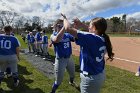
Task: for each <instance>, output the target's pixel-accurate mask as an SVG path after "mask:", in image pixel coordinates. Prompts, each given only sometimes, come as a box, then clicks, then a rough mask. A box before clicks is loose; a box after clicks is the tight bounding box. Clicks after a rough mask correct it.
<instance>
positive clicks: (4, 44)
mask: <svg viewBox="0 0 140 93" xmlns="http://www.w3.org/2000/svg"><path fill="white" fill-rule="evenodd" d="M0 45H1V46H0V48H5V49H10V48H11V41H10V40H5V41H4V40H1V41H0Z"/></svg>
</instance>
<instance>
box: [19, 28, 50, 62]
mask: <svg viewBox="0 0 140 93" xmlns="http://www.w3.org/2000/svg"><path fill="white" fill-rule="evenodd" d="M25 32H26V33H27V35H26V36H25V35H24V34H23V33H22V34H21V36H22V39H23V40H24V42H25V41H26V43H27V46H28V49H29V51H28V52H29V53H34V54H35V56H40V55H41V56H42V57H43V59H46V58H49V57H50V56H49V53H48V50H47V49H48V36H47V35H46V33H45V30H44V31H41V28H40V27H37V28H36V30H33V31H32V32H28V31H25Z"/></svg>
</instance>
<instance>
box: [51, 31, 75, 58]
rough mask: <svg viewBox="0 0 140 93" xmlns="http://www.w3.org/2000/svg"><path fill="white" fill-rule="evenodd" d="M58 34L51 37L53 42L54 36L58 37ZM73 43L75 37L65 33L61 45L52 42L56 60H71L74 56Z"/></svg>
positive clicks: (55, 33)
mask: <svg viewBox="0 0 140 93" xmlns="http://www.w3.org/2000/svg"><path fill="white" fill-rule="evenodd" d="M57 34H58V32H54V33H53V34H52V35H51V40H52V38H53V36H56V35H57ZM71 41H74V37H73V36H72V35H70V34H69V33H64V36H63V38H62V40H61V41H60V42H59V43H54V42H53V40H52V42H53V45H54V51H55V54H56V58H69V57H70V56H71V54H72V48H71Z"/></svg>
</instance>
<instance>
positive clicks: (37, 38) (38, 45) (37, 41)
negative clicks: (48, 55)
mask: <svg viewBox="0 0 140 93" xmlns="http://www.w3.org/2000/svg"><path fill="white" fill-rule="evenodd" d="M37 31H38V32H37V33H36V35H35V44H36V52H37V53H36V55H35V56H39V55H40V53H41V52H42V51H41V42H42V38H41V37H42V36H41V33H40V31H41V28H40V27H37Z"/></svg>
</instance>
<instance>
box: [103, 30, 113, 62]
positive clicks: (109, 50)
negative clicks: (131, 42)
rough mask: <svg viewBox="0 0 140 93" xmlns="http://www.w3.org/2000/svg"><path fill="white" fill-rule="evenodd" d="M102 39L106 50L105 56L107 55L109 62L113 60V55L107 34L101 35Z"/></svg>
mask: <svg viewBox="0 0 140 93" xmlns="http://www.w3.org/2000/svg"><path fill="white" fill-rule="evenodd" d="M103 37H104V39H105V45H106V49H107V54H108V58H107V60H110V61H112V60H113V57H114V53H113V52H112V49H113V48H112V44H111V41H110V38H109V36H108V35H107V34H105V33H104V34H103Z"/></svg>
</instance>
